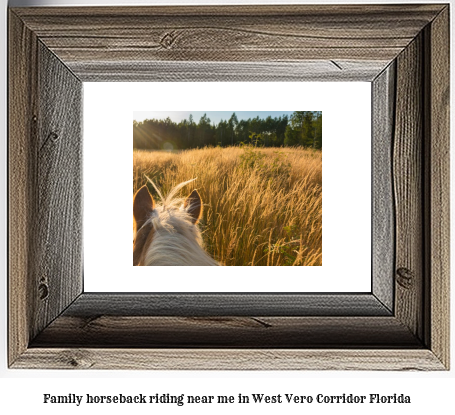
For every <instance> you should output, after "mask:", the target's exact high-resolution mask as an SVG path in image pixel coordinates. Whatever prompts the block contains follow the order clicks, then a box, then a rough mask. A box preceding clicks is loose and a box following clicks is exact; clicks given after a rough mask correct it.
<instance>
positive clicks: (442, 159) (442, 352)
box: [425, 7, 450, 368]
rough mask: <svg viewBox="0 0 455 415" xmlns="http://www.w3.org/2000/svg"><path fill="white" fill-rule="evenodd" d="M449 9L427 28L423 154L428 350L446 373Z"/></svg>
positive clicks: (448, 264) (448, 333)
mask: <svg viewBox="0 0 455 415" xmlns="http://www.w3.org/2000/svg"><path fill="white" fill-rule="evenodd" d="M449 25H450V20H449V8H448V7H446V8H445V9H444V10H443V11H442V12H441V13H440V14H439V15H438V16H437V18H436V19H434V21H433V22H432V23H431V38H430V39H429V40H430V44H429V52H430V53H431V59H430V71H429V73H430V74H431V79H430V80H429V88H430V91H431V92H430V102H429V114H427V116H428V118H429V120H428V124H429V126H428V128H429V130H430V131H431V134H430V135H429V136H430V137H431V140H430V141H429V142H428V140H426V141H425V142H426V144H425V149H428V150H429V151H430V156H429V157H427V158H426V160H427V162H429V166H428V165H427V166H426V167H427V168H428V170H429V177H430V183H429V184H430V187H429V189H427V190H428V191H429V194H428V205H427V206H428V209H427V211H426V213H427V214H428V216H427V217H426V219H427V220H428V221H429V223H428V225H429V227H430V230H429V232H428V236H429V240H428V247H429V251H428V252H427V257H428V261H429V262H430V264H431V265H430V269H429V272H430V276H431V279H430V281H429V282H428V286H429V287H430V290H429V296H430V300H431V301H428V302H427V305H428V303H430V304H431V305H430V306H429V307H427V308H428V309H429V310H430V322H431V325H430V327H431V329H430V330H429V331H430V336H431V338H430V345H431V348H432V350H433V352H434V353H435V355H436V356H438V358H439V359H441V361H442V362H443V363H444V364H445V366H446V367H447V368H449V366H450V353H449V352H450V345H449V342H450V320H449V315H450V152H449V148H450V125H449V123H450V86H449V85H450V59H449V57H450V54H449V47H450V46H449V38H450V37H449V31H450V26H449Z"/></svg>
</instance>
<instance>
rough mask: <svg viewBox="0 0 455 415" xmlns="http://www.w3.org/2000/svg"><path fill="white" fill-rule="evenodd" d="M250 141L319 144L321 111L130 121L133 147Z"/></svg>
mask: <svg viewBox="0 0 455 415" xmlns="http://www.w3.org/2000/svg"><path fill="white" fill-rule="evenodd" d="M240 144H251V145H254V146H256V147H282V146H286V147H288V146H303V147H311V148H315V149H321V148H322V112H321V111H295V112H294V113H293V114H292V115H291V116H290V117H288V116H287V115H283V116H280V117H275V118H272V117H271V116H268V117H267V118H265V119H261V118H259V116H258V117H256V118H249V119H248V120H238V118H237V115H236V114H235V112H234V113H233V114H232V115H231V117H230V118H229V119H228V120H221V121H220V122H219V123H218V124H215V123H212V122H211V121H210V118H209V117H208V116H207V114H204V115H203V116H202V117H201V118H200V120H199V122H198V123H196V122H195V121H194V119H193V116H192V115H190V116H189V118H188V119H185V120H183V121H180V122H179V123H176V122H174V121H172V120H171V119H170V118H169V117H168V118H166V119H164V120H158V119H147V120H144V121H142V122H138V121H133V148H135V149H148V150H158V149H163V148H164V149H166V148H173V149H191V148H201V147H206V146H221V147H228V146H235V145H240Z"/></svg>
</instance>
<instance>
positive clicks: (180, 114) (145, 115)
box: [133, 111, 294, 124]
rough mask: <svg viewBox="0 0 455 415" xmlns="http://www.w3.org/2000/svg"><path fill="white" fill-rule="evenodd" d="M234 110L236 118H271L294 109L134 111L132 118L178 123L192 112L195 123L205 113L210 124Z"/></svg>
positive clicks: (289, 112) (228, 115) (216, 122)
mask: <svg viewBox="0 0 455 415" xmlns="http://www.w3.org/2000/svg"><path fill="white" fill-rule="evenodd" d="M233 112H235V114H236V115H237V119H238V120H239V121H240V120H247V119H249V118H256V117H257V116H259V118H261V119H264V118H267V117H268V116H269V115H270V116H271V117H272V118H275V117H281V116H283V115H289V116H290V115H291V114H292V113H293V112H294V111H134V112H133V119H134V120H136V121H144V120H145V119H152V118H155V119H158V120H160V119H166V118H167V117H169V118H170V119H171V120H172V121H174V122H176V123H179V122H180V121H182V120H185V119H186V120H187V119H188V118H189V116H190V114H193V120H194V122H195V123H196V124H197V123H198V122H199V120H200V118H201V117H202V116H203V115H204V114H207V116H208V117H209V118H210V122H211V124H213V123H215V124H218V123H219V122H220V121H221V120H225V121H226V120H229V118H231V115H232V113H233Z"/></svg>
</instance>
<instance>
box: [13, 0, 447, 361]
mask: <svg viewBox="0 0 455 415" xmlns="http://www.w3.org/2000/svg"><path fill="white" fill-rule="evenodd" d="M449 72H450V71H449V5H447V4H438V5H436V4H418V5H405V4H403V5H355V6H354V5H342V6H341V5H321V6H314V5H311V6H310V5H298V6H297V5H295V6H294V5H293V6H291V5H289V6H261V7H258V6H250V7H248V6H241V7H239V6H216V7H215V6H194V7H105V8H103V7H90V8H88V7H80V8H78V7H75V8H72V7H65V8H59V7H52V8H41V7H40V8H13V9H10V11H9V88H8V91H9V96H8V99H9V305H8V306H9V339H8V344H9V365H10V367H11V368H54V369H57V368H59V369H264V370H266V369H267V370H270V369H301V370H312V369H318V370H320V369H330V370H349V369H352V370H447V369H449V365H450V357H449V295H450V290H449ZM120 81H121V82H160V83H163V85H171V84H172V83H175V82H186V83H188V82H191V83H192V82H203V83H206V82H211V83H222V82H244V83H245V82H246V83H255V82H269V83H274V82H279V83H283V84H285V83H287V82H288V83H289V82H297V83H299V82H329V81H331V82H333V81H337V82H338V81H343V82H368V83H370V84H371V114H372V117H371V171H370V172H369V173H371V239H370V240H359V241H357V243H358V244H359V246H360V245H367V246H368V245H371V261H369V262H371V264H369V266H368V267H363V266H362V267H361V268H360V269H357V267H359V264H360V262H359V261H357V259H356V256H355V253H356V246H355V245H353V246H352V247H350V252H351V253H352V261H348V262H349V265H348V266H346V264H344V263H343V265H340V264H338V267H337V264H336V263H335V264H332V266H334V271H331V272H335V273H336V274H337V275H338V276H339V277H340V278H342V277H343V276H344V275H347V274H349V273H351V272H354V271H355V272H360V273H364V274H365V275H366V276H367V278H369V279H370V280H371V290H370V291H368V292H355V293H350V292H336V291H333V292H330V291H328V292H324V293H320V292H285V291H283V292H276V291H273V292H270V291H266V292H264V291H261V290H259V289H258V290H257V291H256V292H255V291H254V290H248V291H245V292H242V290H241V289H239V290H236V291H235V292H231V291H226V292H189V291H184V292H156V291H150V292H144V293H134V292H128V293H126V292H120V293H108V292H105V293H101V292H96V293H95V292H88V291H87V290H85V289H84V272H85V263H84V256H85V252H84V250H85V247H84V245H85V244H84V231H83V229H84V228H83V225H84V220H85V218H84V214H83V200H84V197H85V195H84V193H83V182H84V181H87V180H89V179H90V178H89V177H86V175H84V176H83V173H82V172H83V161H84V158H85V157H86V154H84V152H83V138H84V133H83V128H82V121H83V117H82V114H83V110H84V108H83V100H82V97H83V83H86V82H120ZM297 109H298V108H297ZM131 110H134V108H132V109H131ZM190 110H192V109H190ZM314 110H316V108H315V109H314ZM353 154H355V152H353ZM348 163H355V159H353V160H350V161H348ZM359 174H362V172H359ZM83 195H84V197H83ZM112 196H113V197H116V196H115V195H112ZM117 196H118V195H117ZM120 197H121V196H120ZM346 199H347V200H339V203H340V204H343V203H349V200H348V198H346ZM111 203H113V200H109V201H108V203H107V208H108V206H109V204H111ZM352 209H355V206H352ZM103 220H104V218H103V216H102V215H101V217H99V221H100V222H101V221H103ZM95 226H96V224H95ZM352 226H353V227H355V226H356V224H355V223H353V224H352ZM102 243H103V235H102V234H100V235H99V244H102ZM340 249H341V247H340ZM343 249H346V247H343ZM130 255H131V253H130V252H128V258H131V257H130ZM114 260H115V258H114V257H106V256H105V255H100V256H99V262H100V264H101V266H102V264H103V263H107V262H109V261H114ZM325 266H326V262H325V261H324V263H323V265H322V267H320V269H321V270H322V272H324V269H327V268H324V267H325ZM227 268H228V267H227ZM268 268H269V267H268ZM286 268H287V267H273V268H272V267H270V269H272V270H273V272H275V273H276V275H275V278H276V279H280V278H282V277H283V275H284V273H285V270H286ZM149 269H150V270H151V272H152V271H153V268H149ZM231 269H232V268H231ZM101 272H102V271H101ZM131 272H133V267H132V268H131ZM216 276H217V271H214V272H213V278H216ZM125 278H129V275H125Z"/></svg>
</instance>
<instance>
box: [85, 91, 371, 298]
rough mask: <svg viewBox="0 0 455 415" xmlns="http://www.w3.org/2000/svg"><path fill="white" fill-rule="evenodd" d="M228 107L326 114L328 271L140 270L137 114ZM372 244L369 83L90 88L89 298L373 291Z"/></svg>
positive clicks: (325, 260)
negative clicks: (134, 188) (135, 199)
mask: <svg viewBox="0 0 455 415" xmlns="http://www.w3.org/2000/svg"><path fill="white" fill-rule="evenodd" d="M238 91H242V94H244V96H245V97H249V96H254V97H255V103H254V104H253V105H254V106H252V104H251V103H250V102H249V101H248V100H239V99H238ZM220 96H222V97H223V101H222V102H218V101H219V100H217V97H220ZM150 97H155V98H154V99H151V98H150ZM177 97H178V98H177ZM283 97H285V98H284V99H283ZM207 107H209V108H207ZM229 109H232V110H235V111H247V110H255V111H267V110H268V111H279V110H282V111H292V110H299V111H322V116H323V132H324V147H323V168H322V173H323V186H322V188H323V227H322V229H323V238H322V240H323V249H322V255H323V262H322V267H236V268H235V272H232V268H231V267H219V268H217V269H216V272H215V273H214V271H213V269H212V268H210V267H185V270H182V268H181V267H171V268H170V267H154V268H153V273H152V272H151V269H150V268H148V267H133V266H132V249H131V211H132V206H131V198H130V195H131V163H132V133H131V122H132V116H133V115H132V111H133V110H134V111H158V110H161V111H170V110H174V111H184V110H193V111H197V110H199V111H206V110H212V111H216V110H218V111H222V110H229ZM353 117H355V121H353ZM198 121H199V120H195V122H198ZM353 122H355V128H352V123H353ZM106 142H108V143H109V146H108V147H106ZM187 179H188V180H189V179H192V177H188V178H187ZM196 183H197V182H196ZM182 195H185V193H184V190H183V191H182ZM99 235H103V241H102V244H100V239H99ZM360 241H363V242H362V243H359V242H360ZM369 241H371V83H369V82H351V83H349V82H312V83H303V82H289V83H288V82H286V83H278V82H275V83H261V82H252V83H233V82H231V83H212V82H209V83H207V82H206V83H189V82H181V83H162V82H161V83H84V290H85V291H87V292H93V291H104V292H107V291H109V292H115V291H117V292H122V291H123V292H138V291H142V292H144V291H154V292H160V291H161V292H172V291H180V292H370V291H371V244H370V243H369ZM353 261H355V264H356V265H355V267H353V266H352V264H353ZM340 269H350V270H351V272H350V273H349V274H347V275H344V276H342V277H340V273H339V270H340Z"/></svg>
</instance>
